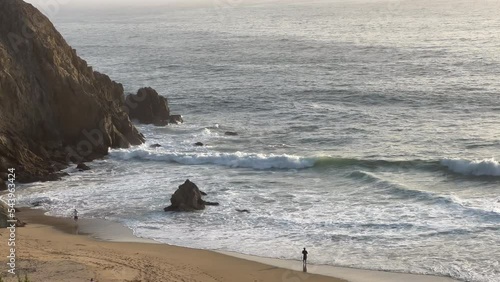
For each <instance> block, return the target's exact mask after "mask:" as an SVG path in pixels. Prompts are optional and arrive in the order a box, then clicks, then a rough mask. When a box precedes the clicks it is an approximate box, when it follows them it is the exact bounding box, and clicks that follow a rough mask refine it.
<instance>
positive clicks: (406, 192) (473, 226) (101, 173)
mask: <svg viewBox="0 0 500 282" xmlns="http://www.w3.org/2000/svg"><path fill="white" fill-rule="evenodd" d="M498 11H500V2H498V1H487V0H478V1H472V0H471V1H291V2H286V3H281V2H280V3H276V2H260V3H254V4H252V3H249V2H246V1H216V0H214V1H213V3H212V4H211V5H207V6H205V7H203V8H193V7H190V8H188V7H185V8H175V7H172V6H165V7H156V8H135V9H124V10H97V9H96V10H93V11H87V12H78V11H72V12H71V13H69V12H67V13H66V12H61V13H59V14H58V15H57V16H56V17H54V18H53V19H52V20H53V21H54V23H55V26H56V27H57V28H58V30H59V31H60V32H61V33H62V34H63V36H64V37H65V38H66V39H67V41H68V43H69V44H70V45H72V47H73V48H75V49H76V50H77V51H78V54H79V55H80V56H81V57H83V58H84V59H86V60H87V61H88V63H89V64H90V65H92V66H93V67H94V69H95V70H98V71H100V72H103V73H106V74H108V75H110V77H111V78H112V79H114V80H116V81H118V82H121V83H122V84H123V85H124V88H125V89H126V92H127V93H132V92H135V91H137V89H138V88H140V87H144V86H151V87H153V88H155V89H156V90H157V91H158V92H159V93H160V94H162V95H164V96H165V97H168V99H169V103H170V108H171V111H172V112H173V113H178V114H182V115H183V118H184V121H185V123H183V124H180V125H169V126H167V127H154V126H149V125H137V126H138V128H139V130H140V131H141V132H142V133H143V134H144V135H145V136H146V138H147V143H146V144H144V145H143V146H138V147H133V148H130V149H121V150H111V153H110V155H109V156H108V157H106V158H105V159H102V160H96V161H94V162H92V163H90V164H89V166H91V167H92V170H91V171H87V172H78V171H76V170H75V169H68V170H67V172H68V173H69V174H70V176H68V177H65V178H64V179H63V180H62V181H58V182H47V183H34V184H29V185H23V186H22V187H21V188H20V189H19V190H18V196H19V197H20V199H21V203H22V204H25V205H30V204H32V203H35V202H38V203H41V204H42V206H41V207H42V208H44V209H46V210H47V211H48V213H49V214H51V215H56V216H71V211H72V210H73V208H76V209H78V211H79V212H80V215H81V216H82V217H86V218H101V219H108V220H112V221H116V222H119V223H122V224H124V225H125V226H127V227H129V228H131V229H132V230H133V231H134V234H135V235H137V236H140V237H144V238H150V239H154V240H157V241H159V242H164V243H168V244H174V245H179V246H188V247H194V248H202V249H211V250H221V251H232V252H238V253H243V254H250V255H256V256H262V257H271V258H284V259H297V260H299V259H300V258H301V250H302V248H303V247H306V248H307V249H308V251H309V260H310V262H311V263H313V264H325V265H335V266H345V267H354V268H363V269H374V270H387V271H394V272H403V273H415V274H433V275H442V276H449V277H452V278H455V279H458V280H462V281H473V282H494V281H496V282H498V281H500V164H499V162H498V160H500V152H499V149H500V138H499V137H500V130H499V129H498V124H499V121H500V100H499V92H500V79H499V69H500V37H499V36H498V35H499V34H500V18H499V17H498ZM226 131H234V132H237V133H238V135H237V136H226V135H225V134H224V133H225V132H226ZM195 142H203V143H204V144H205V145H206V146H204V147H196V146H193V143H195ZM155 143H158V144H161V145H162V147H161V148H150V147H149V146H150V145H151V144H155ZM186 179H190V180H191V181H193V182H195V183H196V184H197V185H198V186H199V187H200V189H201V190H203V191H205V192H207V193H208V196H206V199H207V200H209V201H216V202H219V203H220V204H221V205H220V206H218V207H207V208H206V210H204V211H200V212H193V213H166V212H164V211H163V208H164V207H166V206H168V205H169V199H170V196H171V194H172V193H173V192H174V191H175V189H176V188H177V187H178V186H179V185H180V184H182V183H183V182H184V181H185V180H186ZM236 209H248V210H249V211H250V213H239V212H237V211H236Z"/></svg>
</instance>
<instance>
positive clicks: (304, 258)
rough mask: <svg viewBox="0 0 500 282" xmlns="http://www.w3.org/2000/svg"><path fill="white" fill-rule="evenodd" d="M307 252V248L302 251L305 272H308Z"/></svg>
mask: <svg viewBox="0 0 500 282" xmlns="http://www.w3.org/2000/svg"><path fill="white" fill-rule="evenodd" d="M307 254H308V252H307V250H306V248H304V250H303V251H302V268H303V269H304V272H306V271H307Z"/></svg>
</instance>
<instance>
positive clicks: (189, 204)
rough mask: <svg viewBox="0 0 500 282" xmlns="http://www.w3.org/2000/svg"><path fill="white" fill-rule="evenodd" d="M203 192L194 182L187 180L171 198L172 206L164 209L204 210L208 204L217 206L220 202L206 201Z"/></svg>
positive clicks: (179, 210) (181, 210)
mask: <svg viewBox="0 0 500 282" xmlns="http://www.w3.org/2000/svg"><path fill="white" fill-rule="evenodd" d="M201 196H202V192H201V191H200V189H199V188H198V186H196V184H194V183H193V182H191V181H189V179H188V180H186V182H184V184H182V185H180V186H179V188H178V189H177V190H176V191H175V193H174V194H173V195H172V197H171V198H170V204H171V205H170V206H168V207H166V208H164V211H178V212H183V211H195V210H203V209H205V206H206V205H209V206H216V205H219V204H218V203H212V202H205V201H204V200H203V199H202V198H201Z"/></svg>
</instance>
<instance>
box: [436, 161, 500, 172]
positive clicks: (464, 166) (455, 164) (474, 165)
mask: <svg viewBox="0 0 500 282" xmlns="http://www.w3.org/2000/svg"><path fill="white" fill-rule="evenodd" d="M441 165H443V166H445V167H447V168H448V169H449V170H450V171H452V172H455V173H459V174H463V175H473V176H500V163H499V162H497V161H496V160H495V159H484V160H472V161H471V160H466V159H443V160H441Z"/></svg>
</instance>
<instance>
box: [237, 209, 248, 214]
mask: <svg viewBox="0 0 500 282" xmlns="http://www.w3.org/2000/svg"><path fill="white" fill-rule="evenodd" d="M236 211H237V212H243V213H250V211H249V210H240V209H236Z"/></svg>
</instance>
